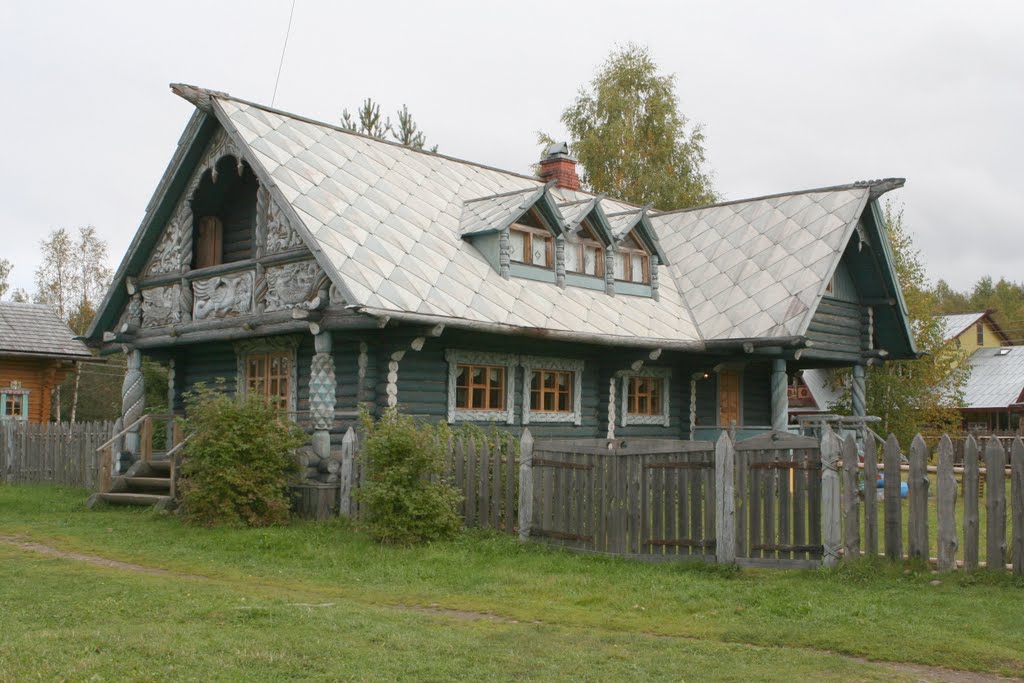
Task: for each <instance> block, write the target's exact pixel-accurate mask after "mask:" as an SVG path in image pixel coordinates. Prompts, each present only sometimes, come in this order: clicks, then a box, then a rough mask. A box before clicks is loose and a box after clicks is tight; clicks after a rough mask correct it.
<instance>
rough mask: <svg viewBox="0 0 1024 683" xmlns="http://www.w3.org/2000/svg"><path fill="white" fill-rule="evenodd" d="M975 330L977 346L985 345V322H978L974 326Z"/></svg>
mask: <svg viewBox="0 0 1024 683" xmlns="http://www.w3.org/2000/svg"><path fill="white" fill-rule="evenodd" d="M975 330H976V332H977V334H978V340H977V341H978V346H984V345H985V323H982V322H979V323H978V324H977V325H976V326H975Z"/></svg>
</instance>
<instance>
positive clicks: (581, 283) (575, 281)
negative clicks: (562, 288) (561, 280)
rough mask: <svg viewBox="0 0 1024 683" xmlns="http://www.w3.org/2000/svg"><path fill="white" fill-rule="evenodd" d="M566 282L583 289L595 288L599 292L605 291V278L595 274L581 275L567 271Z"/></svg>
mask: <svg viewBox="0 0 1024 683" xmlns="http://www.w3.org/2000/svg"><path fill="white" fill-rule="evenodd" d="M565 284H566V285H568V286H570V287H580V288H581V289H593V290H595V291H598V292H603V291H604V278H603V277H594V276H593V275H581V274H580V273H566V274H565Z"/></svg>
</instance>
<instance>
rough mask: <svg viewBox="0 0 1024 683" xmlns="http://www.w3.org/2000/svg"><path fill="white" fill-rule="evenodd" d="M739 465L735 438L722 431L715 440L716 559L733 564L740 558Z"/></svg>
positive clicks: (721, 562)
mask: <svg viewBox="0 0 1024 683" xmlns="http://www.w3.org/2000/svg"><path fill="white" fill-rule="evenodd" d="M735 466H736V460H735V450H734V449H733V445H732V440H731V439H729V436H728V434H726V433H725V432H722V434H721V435H720V436H719V437H718V442H717V443H716V444H715V487H714V495H715V500H714V504H715V559H716V560H717V561H718V562H719V563H720V564H733V563H734V562H735V561H736V537H735V534H736V489H735V480H734V476H735ZM708 493H709V494H710V491H708ZM705 538H706V537H705Z"/></svg>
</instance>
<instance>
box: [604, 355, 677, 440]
mask: <svg viewBox="0 0 1024 683" xmlns="http://www.w3.org/2000/svg"><path fill="white" fill-rule="evenodd" d="M671 375H672V370H671V369H670V368H642V369H640V370H636V371H633V370H627V371H623V372H618V373H616V376H617V377H620V378H621V382H622V388H621V398H620V401H621V402H620V406H621V407H620V408H619V411H620V416H621V417H620V424H621V425H622V426H623V427H625V426H626V425H634V424H637V425H640V424H642V425H661V426H663V427H668V426H669V422H670V421H669V378H670V377H671Z"/></svg>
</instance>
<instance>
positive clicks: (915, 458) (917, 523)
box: [886, 434, 931, 560]
mask: <svg viewBox="0 0 1024 683" xmlns="http://www.w3.org/2000/svg"><path fill="white" fill-rule="evenodd" d="M927 468H928V446H927V445H926V444H925V442H924V439H923V438H922V437H921V435H920V434H918V435H917V436H915V437H914V440H913V441H912V442H911V444H910V475H909V477H908V479H907V487H908V489H909V491H908V494H909V498H910V505H909V515H910V518H909V519H908V520H907V536H908V538H907V545H908V548H907V552H908V555H909V556H910V558H911V559H918V560H922V559H923V560H927V559H928V558H929V557H931V554H930V553H929V548H928V486H929V483H930V482H929V480H928V469H927ZM886 474H887V475H888V471H887V472H886Z"/></svg>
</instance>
